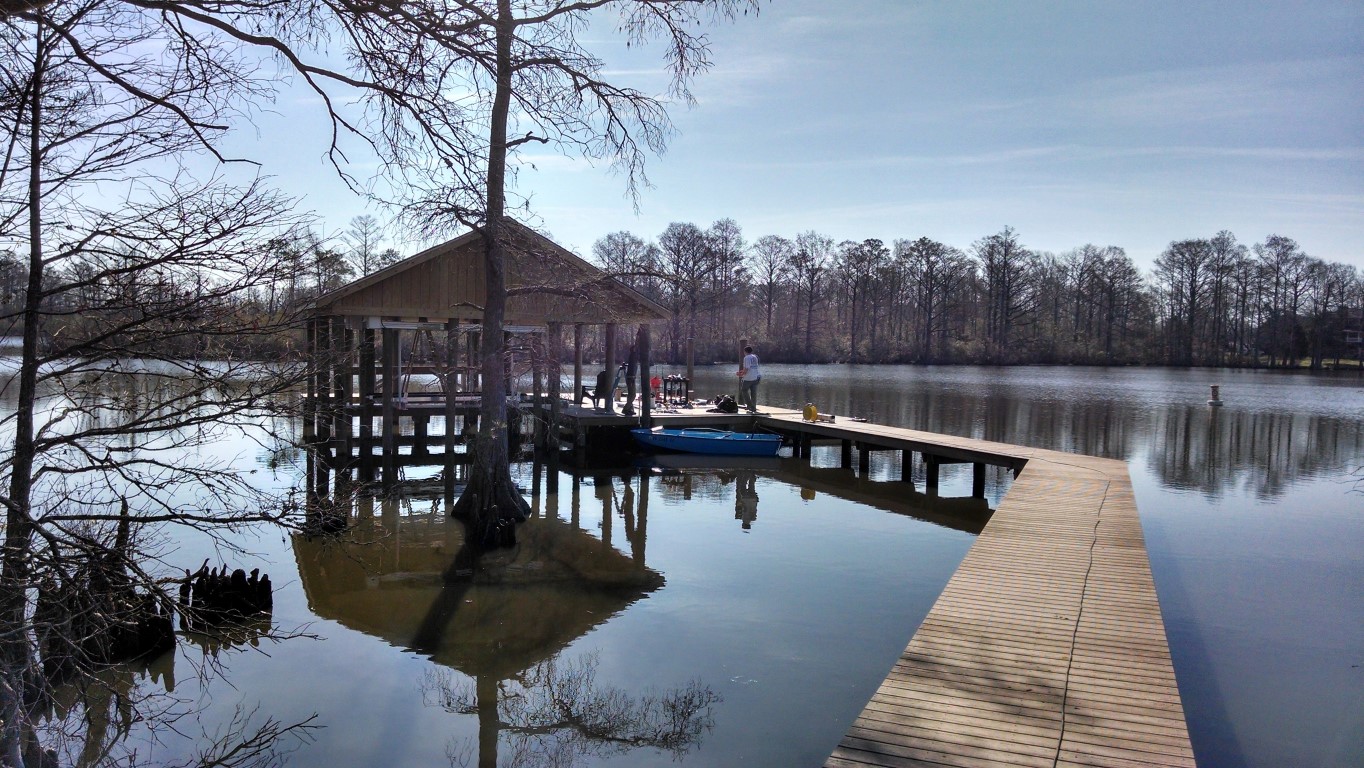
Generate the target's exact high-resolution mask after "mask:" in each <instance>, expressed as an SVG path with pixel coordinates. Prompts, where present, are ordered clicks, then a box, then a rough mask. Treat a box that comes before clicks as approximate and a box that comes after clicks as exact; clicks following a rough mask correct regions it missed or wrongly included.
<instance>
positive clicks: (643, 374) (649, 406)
mask: <svg viewBox="0 0 1364 768" xmlns="http://www.w3.org/2000/svg"><path fill="white" fill-rule="evenodd" d="M635 345H636V348H637V351H638V353H639V391H640V392H643V393H644V396H643V397H642V398H640V403H641V404H640V412H639V425H640V426H641V427H644V428H645V429H648V428H650V427H652V426H653V425H654V417H653V408H654V396H653V392H652V391H651V390H650V389H649V355H650V353H651V351H650V346H651V345H650V340H649V324H648V323H640V324H639V331H638V332H637V333H636V334H635Z"/></svg>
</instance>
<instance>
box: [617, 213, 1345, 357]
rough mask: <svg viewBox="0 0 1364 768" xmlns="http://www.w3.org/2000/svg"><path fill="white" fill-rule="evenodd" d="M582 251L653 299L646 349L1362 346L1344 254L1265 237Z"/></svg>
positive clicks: (735, 230) (1165, 351)
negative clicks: (659, 308)
mask: <svg viewBox="0 0 1364 768" xmlns="http://www.w3.org/2000/svg"><path fill="white" fill-rule="evenodd" d="M593 256H594V257H595V259H596V261H597V263H598V264H599V265H600V266H602V267H603V268H605V269H606V270H607V271H609V272H610V273H612V274H614V275H616V276H617V277H618V278H619V279H620V280H621V281H623V282H625V283H627V284H628V285H630V286H631V287H633V288H635V289H636V290H638V291H639V292H641V293H643V294H644V295H646V296H648V297H649V298H651V299H653V300H654V301H656V302H658V303H659V304H661V305H663V306H664V307H666V308H667V309H668V311H669V313H670V318H669V322H668V323H667V326H666V328H664V329H662V331H661V333H660V334H659V336H660V337H661V338H658V340H657V341H656V342H655V350H656V352H655V354H656V356H657V357H658V358H661V359H663V360H664V361H669V362H681V361H682V359H683V357H684V355H685V354H686V352H685V350H686V340H687V339H688V338H692V339H695V345H696V350H697V352H696V354H697V359H698V360H719V359H726V360H727V359H729V358H731V357H733V356H734V345H735V343H736V341H737V339H739V338H749V339H752V340H754V341H755V342H756V346H757V347H759V349H760V352H761V356H762V358H763V359H764V360H765V361H768V362H833V361H838V362H852V363H924V364H956V363H977V364H1021V363H1051V364H1090V365H1131V364H1151V365H1197V366H1268V367H1285V366H1292V367H1298V366H1304V365H1305V366H1308V367H1311V368H1314V369H1318V368H1323V367H1332V366H1337V365H1341V364H1352V363H1354V362H1357V361H1358V360H1359V357H1360V354H1361V352H1360V349H1361V348H1360V328H1361V326H1364V322H1361V308H1364V280H1362V279H1361V275H1360V272H1359V270H1358V269H1356V268H1355V267H1353V266H1351V265H1348V264H1335V263H1330V262H1326V261H1323V260H1321V259H1318V258H1314V257H1312V256H1309V255H1308V254H1306V253H1304V252H1303V250H1302V249H1301V248H1300V247H1299V246H1298V244H1297V243H1296V242H1294V241H1293V240H1292V239H1290V238H1288V237H1283V236H1280V235H1270V236H1268V237H1266V238H1265V239H1264V241H1263V242H1259V243H1255V244H1253V245H1250V246H1249V247H1247V246H1246V245H1243V244H1241V243H1240V242H1238V241H1237V239H1236V237H1235V235H1233V234H1232V233H1231V232H1226V231H1223V232H1219V233H1217V234H1216V235H1214V236H1212V237H1210V238H1206V239H1193V240H1180V241H1176V242H1171V243H1170V245H1169V247H1168V248H1166V249H1165V251H1164V252H1163V253H1161V255H1160V257H1159V258H1157V259H1156V262H1155V268H1154V270H1153V271H1152V272H1151V273H1150V274H1143V272H1142V270H1140V269H1138V268H1137V266H1136V265H1135V264H1133V262H1132V260H1131V258H1129V257H1128V255H1127V253H1126V252H1125V251H1124V250H1123V249H1122V248H1120V247H1117V246H1112V245H1108V246H1097V245H1089V244H1087V245H1082V246H1080V247H1077V248H1075V249H1073V250H1070V251H1067V252H1065V253H1049V252H1044V251H1037V250H1033V249H1030V248H1028V247H1027V246H1026V245H1025V244H1024V242H1023V239H1022V238H1021V236H1020V235H1019V233H1017V232H1015V231H1014V230H1013V229H1011V228H1007V227H1006V228H1005V229H1003V230H1002V231H1000V232H998V233H996V234H992V235H988V236H985V237H982V238H981V239H979V240H977V241H976V242H974V243H972V244H971V245H970V246H969V247H968V248H967V249H965V250H962V249H960V248H956V247H954V246H951V245H947V244H945V243H940V242H937V241H936V240H932V239H930V238H927V237H920V238H918V239H908V238H906V239H902V240H896V241H894V243H891V244H889V245H888V244H886V243H885V242H883V241H881V240H876V239H868V240H861V241H856V242H854V241H851V240H845V241H843V242H835V241H834V240H833V239H832V238H830V237H826V236H824V235H821V234H819V233H818V232H814V231H810V232H802V233H800V234H798V235H796V236H795V237H794V238H787V237H783V236H779V235H764V236H762V237H759V238H758V239H757V240H754V241H752V242H748V241H746V240H745V239H744V237H743V233H742V230H741V229H740V226H739V224H738V223H737V222H735V221H734V220H732V219H722V220H720V221H717V222H715V223H714V224H712V225H711V226H710V227H709V228H708V229H702V228H701V227H699V226H697V225H695V224H691V223H673V224H670V225H668V227H667V229H665V230H664V231H663V232H662V234H660V235H659V236H658V237H657V239H655V240H653V241H649V240H645V239H643V238H641V237H639V236H637V235H634V234H632V233H630V232H614V233H611V234H609V235H606V236H605V237H603V238H601V239H600V240H598V241H597V242H596V244H595V245H594V247H593Z"/></svg>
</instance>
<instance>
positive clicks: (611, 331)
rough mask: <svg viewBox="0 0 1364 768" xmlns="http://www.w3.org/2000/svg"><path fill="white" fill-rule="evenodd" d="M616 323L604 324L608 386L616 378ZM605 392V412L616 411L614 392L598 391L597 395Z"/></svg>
mask: <svg viewBox="0 0 1364 768" xmlns="http://www.w3.org/2000/svg"><path fill="white" fill-rule="evenodd" d="M616 328H617V324H616V323H607V324H606V383H607V386H608V387H609V386H610V385H611V384H612V383H613V382H615V380H616ZM603 394H605V400H604V401H603V402H605V403H606V412H607V413H615V412H616V397H615V393H614V392H606V393H602V392H598V393H597V395H598V396H601V395H603Z"/></svg>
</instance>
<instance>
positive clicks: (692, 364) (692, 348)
mask: <svg viewBox="0 0 1364 768" xmlns="http://www.w3.org/2000/svg"><path fill="white" fill-rule="evenodd" d="M695 382H696V339H693V338H691V337H690V336H688V337H687V402H689V403H690V402H691V401H692V385H693V384H694V383H695Z"/></svg>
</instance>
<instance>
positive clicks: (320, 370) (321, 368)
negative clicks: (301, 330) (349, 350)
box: [313, 317, 335, 461]
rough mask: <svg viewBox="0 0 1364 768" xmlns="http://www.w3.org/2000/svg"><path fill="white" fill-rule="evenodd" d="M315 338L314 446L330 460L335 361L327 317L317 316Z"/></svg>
mask: <svg viewBox="0 0 1364 768" xmlns="http://www.w3.org/2000/svg"><path fill="white" fill-rule="evenodd" d="M314 333H315V335H316V339H317V366H316V368H315V369H314V370H313V374H314V376H315V377H316V378H317V384H316V387H317V427H316V429H317V441H316V443H315V447H316V448H318V449H319V450H322V451H327V452H328V455H327V456H324V457H323V458H324V459H326V460H328V461H330V458H331V457H330V451H329V446H328V445H327V441H329V440H330V439H331V436H332V435H331V432H332V431H331V416H332V414H331V406H332V397H331V392H332V381H331V368H332V365H333V364H334V363H335V360H334V359H333V355H334V354H335V351H334V350H333V349H332V333H331V321H330V320H328V319H327V318H325V317H323V318H318V320H317V330H316V331H315V332H314Z"/></svg>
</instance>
